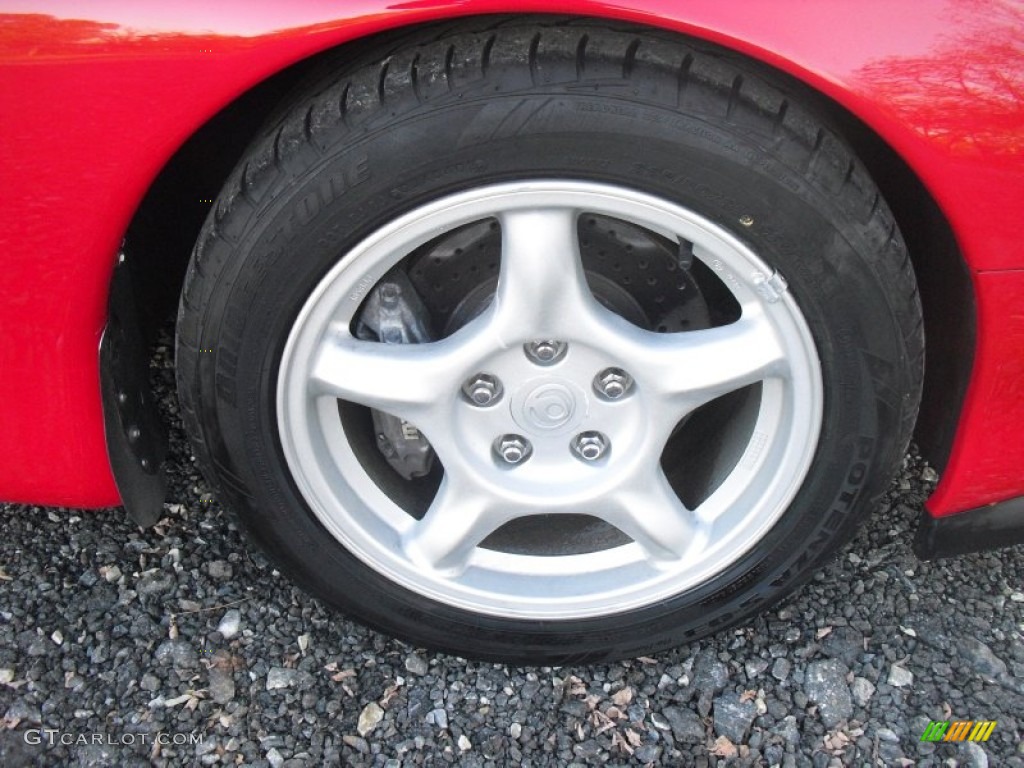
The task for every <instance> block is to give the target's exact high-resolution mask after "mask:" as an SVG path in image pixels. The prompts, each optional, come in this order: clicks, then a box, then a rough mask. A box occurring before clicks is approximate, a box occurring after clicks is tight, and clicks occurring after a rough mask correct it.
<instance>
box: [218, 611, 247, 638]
mask: <svg viewBox="0 0 1024 768" xmlns="http://www.w3.org/2000/svg"><path fill="white" fill-rule="evenodd" d="M241 625H242V614H241V613H240V612H239V611H237V610H236V609H234V608H232V609H231V610H230V611H228V612H226V613H225V614H224V616H223V617H222V618H221V620H220V624H218V625H217V631H218V632H220V634H221V637H223V638H224V639H225V640H230V639H231V638H233V637H234V636H235V635H237V634H238V630H239V628H240V627H241Z"/></svg>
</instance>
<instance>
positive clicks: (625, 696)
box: [612, 686, 633, 707]
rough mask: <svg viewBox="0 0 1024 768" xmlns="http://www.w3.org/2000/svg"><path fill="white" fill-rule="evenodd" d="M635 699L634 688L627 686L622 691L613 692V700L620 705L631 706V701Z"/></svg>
mask: <svg viewBox="0 0 1024 768" xmlns="http://www.w3.org/2000/svg"><path fill="white" fill-rule="evenodd" d="M632 700H633V689H632V688H630V687H629V686H626V687H625V688H623V689H622V690H621V691H616V692H615V693H614V694H612V701H614V702H615V703H616V704H618V705H619V706H620V707H627V706H629V702H631V701H632Z"/></svg>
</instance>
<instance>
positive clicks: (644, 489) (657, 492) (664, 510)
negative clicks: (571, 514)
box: [600, 468, 703, 565]
mask: <svg viewBox="0 0 1024 768" xmlns="http://www.w3.org/2000/svg"><path fill="white" fill-rule="evenodd" d="M600 517H602V518H603V519H604V520H605V521H606V522H608V523H610V524H611V525H614V526H615V527H616V528H618V529H619V530H620V531H622V532H623V533H624V534H626V535H627V536H629V537H630V538H631V539H633V541H635V542H636V543H637V544H639V545H640V547H641V549H643V551H644V554H645V556H646V557H647V560H648V562H650V563H652V564H654V565H663V564H667V563H672V562H677V561H678V560H680V559H681V558H682V557H683V556H684V555H685V553H686V552H688V551H689V550H690V549H691V548H692V546H693V545H694V541H695V540H696V539H697V538H698V537H701V536H702V535H703V534H702V531H701V529H700V528H699V526H698V524H697V521H696V520H695V519H694V516H693V513H692V512H691V511H690V510H689V509H687V508H686V506H685V505H684V504H683V502H681V501H680V500H679V497H678V496H676V494H675V492H674V491H673V490H672V487H671V486H670V485H669V483H668V480H667V479H666V478H665V474H664V473H663V472H662V471H661V469H660V468H655V469H654V471H653V472H650V473H647V476H646V477H643V478H641V480H640V481H639V482H634V483H633V484H631V485H630V486H627V487H625V488H623V489H622V490H620V491H619V493H617V494H616V497H615V498H614V499H613V500H612V503H611V504H610V506H609V509H608V510H607V511H605V512H604V514H601V515H600Z"/></svg>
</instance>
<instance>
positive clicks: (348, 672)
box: [328, 665, 356, 683]
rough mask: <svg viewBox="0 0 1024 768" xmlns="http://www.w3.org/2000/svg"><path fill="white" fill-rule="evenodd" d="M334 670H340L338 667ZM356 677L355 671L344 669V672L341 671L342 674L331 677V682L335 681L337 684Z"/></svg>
mask: <svg viewBox="0 0 1024 768" xmlns="http://www.w3.org/2000/svg"><path fill="white" fill-rule="evenodd" d="M328 666H330V665H328ZM334 668H335V669H337V668H338V667H337V665H335V667H334ZM355 676H356V671H355V670H354V669H343V670H341V672H335V673H334V674H333V675H331V680H333V681H334V682H336V683H340V682H341V681H342V680H344V679H345V678H348V677H355Z"/></svg>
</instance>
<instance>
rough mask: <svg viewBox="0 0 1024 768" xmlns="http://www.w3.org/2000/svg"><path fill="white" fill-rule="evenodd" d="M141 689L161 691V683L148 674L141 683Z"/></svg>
mask: <svg viewBox="0 0 1024 768" xmlns="http://www.w3.org/2000/svg"><path fill="white" fill-rule="evenodd" d="M139 688H141V689H142V690H144V691H150V692H152V691H157V690H159V689H160V681H159V680H157V678H156V677H155V676H154V675H151V674H149V673H148V672H147V673H146V674H145V675H143V676H142V679H141V680H140V681H139Z"/></svg>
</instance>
